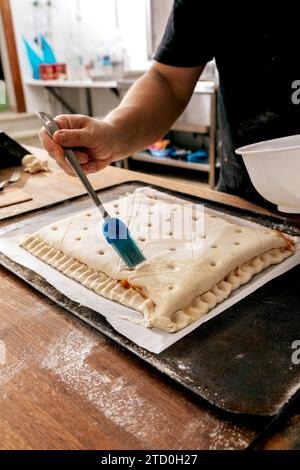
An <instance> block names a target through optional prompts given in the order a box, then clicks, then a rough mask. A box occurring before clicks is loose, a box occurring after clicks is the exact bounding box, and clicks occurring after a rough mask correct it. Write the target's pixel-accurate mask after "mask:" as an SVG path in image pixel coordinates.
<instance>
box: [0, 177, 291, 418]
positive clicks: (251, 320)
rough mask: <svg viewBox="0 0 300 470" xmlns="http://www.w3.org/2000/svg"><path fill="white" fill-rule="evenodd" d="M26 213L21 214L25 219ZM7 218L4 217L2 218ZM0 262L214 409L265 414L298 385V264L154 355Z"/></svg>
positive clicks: (115, 191)
mask: <svg viewBox="0 0 300 470" xmlns="http://www.w3.org/2000/svg"><path fill="white" fill-rule="evenodd" d="M142 186H145V185H144V184H142V183H140V182H132V183H126V184H121V185H117V186H113V187H111V188H108V189H105V190H103V191H102V192H101V195H102V198H103V199H104V201H108V200H111V199H113V198H116V197H118V196H119V195H120V194H124V193H126V192H132V191H134V190H136V189H137V188H139V187H142ZM152 187H154V188H155V189H158V190H160V191H164V192H167V193H168V194H173V195H176V196H180V197H181V198H183V199H186V200H189V201H194V202H198V203H205V205H206V206H207V207H210V208H212V209H217V210H221V211H223V212H224V213H230V214H232V215H237V216H242V217H243V218H246V219H248V220H252V221H255V222H259V223H263V224H264V225H266V226H268V227H273V228H277V229H280V230H284V231H286V232H287V233H290V234H291V235H299V234H300V230H299V227H297V226H296V224H295V225H294V224H292V223H285V222H283V221H282V219H281V218H280V217H278V218H277V217H276V216H274V217H268V218H266V216H261V215H259V214H254V213H252V212H249V211H245V210H239V209H235V208H232V207H229V206H226V205H225V204H220V203H211V202H209V201H206V200H202V199H199V198H194V197H189V196H186V195H183V194H180V193H176V192H174V191H169V190H165V189H164V188H160V187H157V186H152ZM78 199H79V200H83V199H84V197H81V198H78ZM68 204H69V206H68ZM74 204H75V205H76V204H78V200H77V202H76V201H72V202H69V203H68V202H67V203H66V202H65V203H63V204H59V205H56V206H54V207H52V208H49V209H48V211H50V210H51V211H56V210H57V209H58V207H60V208H61V207H62V206H67V207H70V205H74ZM29 217H30V215H28V214H27V216H26V220H28V218H29ZM19 219H20V218H19ZM19 219H18V221H19ZM14 223H15V220H14V219H11V220H10V226H11V225H12V224H14ZM0 264H1V265H2V266H4V267H5V268H7V269H9V270H10V271H11V272H13V273H14V274H16V275H17V276H18V277H20V278H22V279H23V280H24V281H26V282H27V283H28V284H30V285H31V286H32V287H34V288H35V289H37V290H38V291H39V292H41V293H43V294H44V295H45V296H46V297H48V298H49V299H51V300H53V301H54V302H55V303H56V304H58V305H59V306H61V307H63V308H64V309H66V310H67V311H69V312H70V313H72V314H73V315H75V316H77V317H78V318H80V319H81V320H82V321H84V322H86V323H87V324H89V325H91V326H92V327H93V328H95V329H96V330H98V331H100V332H101V333H103V334H105V335H106V336H108V337H110V338H111V339H112V340H114V341H115V342H117V343H118V344H120V345H121V346H123V347H124V348H126V349H127V350H129V351H131V352H133V353H134V354H136V355H137V356H139V357H140V358H141V359H143V360H144V361H146V362H147V363H149V364H151V365H152V366H153V367H155V368H156V369H158V370H159V371H161V372H163V373H164V374H166V375H168V376H169V377H171V378H172V379H174V380H176V381H177V382H179V383H180V384H181V385H183V386H184V387H186V388H188V389H189V390H191V391H193V392H194V393H196V394H197V395H199V396H200V397H202V398H204V399H206V400H208V401H209V402H210V403H212V404H213V405H215V406H217V407H219V408H221V409H224V410H227V411H230V412H233V413H243V414H255V415H261V416H273V415H276V414H277V413H279V412H280V410H281V409H282V408H283V406H284V405H285V404H286V403H287V402H288V400H289V399H290V398H291V397H292V396H294V394H295V393H296V392H297V390H298V389H299V388H300V365H299V366H297V365H294V364H292V353H293V352H294V351H293V349H292V343H293V342H294V341H295V340H297V339H299V340H300V289H299V279H300V266H297V267H296V268H294V269H292V270H291V271H289V272H288V273H286V274H284V275H282V276H280V277H279V278H277V279H274V280H273V281H272V282H270V283H268V284H266V285H265V286H263V287H261V288H260V289H259V290H257V291H256V292H254V293H253V294H251V295H250V296H248V297H247V298H245V299H244V300H242V301H240V302H239V303H238V304H236V305H234V306H232V307H231V308H229V309H228V310H227V311H226V312H224V313H222V314H221V315H219V316H217V317H215V318H213V319H212V320H210V321H209V322H207V323H205V324H203V325H202V326H200V327H199V328H197V329H196V330H195V331H194V332H192V333H190V334H189V335H187V336H186V337H184V338H183V339H181V340H180V341H178V342H177V343H176V344H174V345H173V346H171V347H170V348H168V349H167V350H166V351H164V352H163V353H161V354H158V355H155V354H151V353H149V352H148V351H145V350H144V349H142V348H140V347H138V346H136V345H135V344H134V343H132V342H131V341H129V340H127V339H126V338H124V337H123V336H122V335H120V334H118V333H117V332H116V331H115V330H114V329H113V328H112V327H111V326H110V325H109V324H108V322H107V321H106V320H105V319H104V318H103V317H101V315H99V314H98V313H96V312H94V311H92V310H90V309H88V308H86V307H82V306H79V305H78V304H76V303H75V302H72V301H70V300H69V299H68V298H66V297H65V296H64V295H62V294H61V293H60V292H58V291H57V290H56V289H54V288H53V287H52V286H51V285H49V284H48V283H47V281H46V280H45V279H43V278H42V277H41V276H39V275H37V274H35V273H33V272H32V271H30V270H28V269H26V268H24V267H22V266H20V265H18V264H16V263H14V262H12V261H11V260H9V259H8V258H7V257H5V256H4V255H0Z"/></svg>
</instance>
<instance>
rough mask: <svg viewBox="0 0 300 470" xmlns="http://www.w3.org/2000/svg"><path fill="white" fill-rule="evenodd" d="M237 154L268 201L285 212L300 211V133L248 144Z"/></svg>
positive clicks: (254, 183)
mask: <svg viewBox="0 0 300 470" xmlns="http://www.w3.org/2000/svg"><path fill="white" fill-rule="evenodd" d="M236 153H237V154H238V155H242V156H243V159H244V162H245V165H246V168H247V171H248V173H249V176H250V179H251V181H252V183H253V185H254V187H255V189H256V190H257V191H258V192H259V193H260V194H261V195H262V196H263V197H264V198H265V199H267V201H270V202H272V203H273V204H276V205H277V207H278V210H279V211H281V212H287V213H289V214H300V135H293V136H290V137H283V138H281V139H274V140H267V141H265V142H259V143H258V144H253V145H247V146H246V147H241V148H239V149H238V150H236Z"/></svg>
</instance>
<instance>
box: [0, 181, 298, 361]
mask: <svg viewBox="0 0 300 470" xmlns="http://www.w3.org/2000/svg"><path fill="white" fill-rule="evenodd" d="M151 192H154V191H153V190H151ZM155 193H156V194H159V193H158V192H157V191H155ZM163 198H164V199H166V194H165V193H163ZM169 199H170V202H171V201H173V202H174V199H176V200H177V202H178V201H182V200H180V199H179V200H178V198H174V197H172V196H169ZM207 212H209V213H211V214H212V215H216V216H220V217H223V218H225V219H227V220H229V221H232V222H234V223H238V224H240V225H244V226H257V224H254V223H252V222H249V221H247V220H244V219H240V218H237V217H233V216H230V215H226V214H224V213H222V212H218V211H214V210H208V209H207ZM55 217H56V218H52V219H51V217H50V219H51V220H49V218H48V220H47V221H45V216H35V217H34V218H33V220H32V222H31V223H30V220H28V222H27V224H26V233H33V232H35V231H36V230H38V229H39V228H40V227H41V226H43V225H46V224H48V223H52V222H54V221H55V220H59V219H60V218H61V217H59V216H58V211H56V212H55ZM22 233H24V227H23V229H22ZM19 239H20V234H17V235H16V233H15V232H13V233H9V232H8V233H7V234H6V235H4V236H2V237H1V238H0V252H2V253H3V254H4V255H6V256H7V257H8V258H10V259H11V260H13V261H15V262H16V263H18V264H20V265H22V266H25V267H26V268H28V269H30V270H32V271H34V272H36V273H38V274H39V275H41V276H42V277H44V278H45V279H46V280H47V282H48V283H50V284H51V285H52V286H53V287H55V288H56V289H57V290H58V291H60V292H61V293H62V294H64V295H65V296H67V297H68V298H69V299H71V300H73V301H74V302H77V303H79V304H80V305H85V306H86V307H89V308H91V309H92V310H94V311H96V312H98V313H99V314H101V315H103V316H104V317H105V318H106V319H107V321H108V322H109V323H110V324H111V325H112V327H113V328H114V329H115V330H117V331H118V332H119V333H120V334H122V335H123V336H125V337H126V338H128V339H130V340H131V341H133V342H134V343H136V344H137V345H138V346H141V347H142V348H144V349H147V350H148V351H150V352H153V353H156V354H159V353H160V352H162V351H164V350H165V349H167V348H168V347H169V346H171V345H172V344H174V343H175V342H176V341H178V340H180V339H181V338H183V337H184V336H185V335H187V334H189V333H190V332H191V331H193V330H195V328H198V327H199V326H200V325H202V323H205V322H207V321H208V320H210V319H211V318H213V317H215V316H216V315H219V314H220V313H222V312H224V310H226V309H228V308H229V307H231V306H232V305H234V304H235V303H237V302H239V301H240V300H241V299H243V298H245V297H247V296H248V295H249V294H251V293H252V292H254V291H255V290H256V289H258V288H260V287H261V286H263V285H264V284H266V283H267V282H269V281H271V280H272V279H274V278H275V277H277V276H280V275H281V274H283V273H285V272H287V271H289V270H290V269H292V268H293V267H295V266H296V265H298V264H299V263H300V242H299V240H298V239H297V240H295V241H296V252H295V253H294V254H293V256H291V257H290V258H288V259H287V260H285V261H283V262H282V263H281V264H279V265H275V266H271V267H270V268H268V269H266V270H265V271H263V272H262V273H260V274H258V275H256V276H254V277H253V279H252V280H251V281H250V282H248V283H247V284H245V285H244V286H241V287H240V288H239V289H237V290H236V291H234V292H233V293H232V294H231V295H230V297H229V298H228V299H227V300H225V301H224V302H222V303H220V304H219V305H217V306H216V307H215V308H214V309H212V310H211V311H210V312H209V313H208V314H207V315H205V316H204V317H202V318H201V319H200V320H198V321H196V322H194V323H192V324H191V325H190V326H188V327H187V328H184V329H183V330H181V331H179V332H177V333H167V332H162V331H158V330H154V329H147V328H145V327H144V326H142V325H139V324H135V323H132V322H129V321H128V320H124V319H122V318H120V317H121V316H122V317H124V316H126V317H130V318H132V319H133V320H140V319H141V318H142V316H141V314H139V313H138V312H136V311H135V310H132V309H130V308H127V307H124V306H122V305H120V304H118V303H116V302H113V301H111V300H108V299H105V298H104V297H101V296H99V295H97V294H96V293H95V292H93V291H91V290H89V289H87V288H86V287H84V286H82V285H80V284H78V283H77V282H76V281H74V280H72V279H69V278H68V277H67V276H65V275H64V274H62V273H60V272H58V271H57V270H56V269H54V268H52V267H51V266H48V265H47V264H45V263H44V262H43V261H41V260H39V259H38V258H36V257H35V256H33V255H31V254H30V253H28V252H27V251H26V250H24V249H23V248H21V247H20V246H19Z"/></svg>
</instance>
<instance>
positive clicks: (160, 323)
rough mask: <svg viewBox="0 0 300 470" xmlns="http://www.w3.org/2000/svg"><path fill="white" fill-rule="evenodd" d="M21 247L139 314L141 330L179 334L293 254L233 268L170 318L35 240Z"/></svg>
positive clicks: (278, 252) (272, 254) (268, 255)
mask: <svg viewBox="0 0 300 470" xmlns="http://www.w3.org/2000/svg"><path fill="white" fill-rule="evenodd" d="M20 245H21V246H22V247H23V248H24V249H26V250H27V251H28V252H30V253H31V254H33V255H34V256H36V257H37V258H39V259H41V260H42V261H44V262H45V263H47V264H48V265H50V266H52V267H54V268H55V269H57V270H58V271H60V272H62V273H63V274H65V275H66V276H68V277H69V278H71V279H74V280H76V281H77V282H79V283H80V284H82V285H83V286H84V287H87V288H88V289H90V290H93V291H94V292H96V294H98V295H101V296H103V297H105V298H107V299H110V300H113V301H116V302H119V303H120V304H122V305H125V306H127V307H130V308H132V309H134V310H136V311H138V312H140V313H142V314H143V315H144V321H142V322H141V323H143V324H144V326H146V327H148V328H157V329H160V330H164V331H168V332H176V331H179V330H181V329H183V328H185V327H186V326H188V325H189V324H191V323H193V322H194V321H196V320H199V319H200V318H201V317H203V316H204V315H206V314H207V313H208V312H209V311H210V310H211V309H213V308H214V307H215V306H216V305H217V304H219V303H220V302H223V301H224V300H225V299H227V298H228V297H229V295H230V294H231V292H232V291H234V290H236V289H238V288H239V287H240V286H241V285H243V284H246V283H247V282H249V281H250V280H251V279H252V277H253V276H254V275H255V274H258V273H260V272H262V271H263V270H265V269H267V268H268V267H269V266H271V265H274V264H279V263H281V262H282V261H284V260H285V259H286V258H288V257H289V256H291V254H292V252H293V251H292V250H291V249H288V248H276V249H273V250H270V251H267V252H265V253H263V254H262V255H260V256H257V257H255V258H253V259H251V260H250V261H248V262H247V263H244V264H242V265H241V266H240V267H238V268H236V269H235V270H234V271H232V272H231V273H229V274H228V275H227V276H225V278H224V279H223V280H222V281H220V282H218V283H217V284H216V285H215V286H214V287H213V288H212V289H210V290H209V291H208V292H206V293H204V294H202V295H200V296H197V297H196V298H195V299H194V300H193V301H192V302H191V304H190V305H188V306H187V307H185V308H183V309H181V310H178V311H176V312H174V313H173V314H172V315H170V316H164V317H161V316H158V315H157V316H156V315H155V305H154V303H153V302H152V301H151V299H147V298H145V297H143V296H142V295H141V294H140V293H139V292H138V291H137V290H135V289H134V288H125V287H123V286H122V285H121V283H120V282H119V281H117V280H114V279H112V278H110V277H109V276H107V275H106V274H104V273H102V272H99V271H95V270H93V269H91V268H89V267H88V266H87V265H85V264H83V263H81V262H79V261H78V260H76V259H74V258H71V257H69V256H67V255H65V254H64V253H62V252H61V251H59V250H56V249H54V248H51V247H50V246H49V245H47V244H46V243H45V242H44V241H42V240H41V239H40V238H39V237H38V236H36V235H28V236H26V237H25V239H24V240H22V242H21V243H20Z"/></svg>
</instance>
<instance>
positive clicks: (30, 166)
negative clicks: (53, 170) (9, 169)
mask: <svg viewBox="0 0 300 470" xmlns="http://www.w3.org/2000/svg"><path fill="white" fill-rule="evenodd" d="M22 165H23V167H24V168H23V169H24V171H25V172H26V173H30V174H32V175H33V174H36V173H41V172H43V171H49V167H48V162H47V160H43V159H42V158H40V157H37V156H36V155H30V154H29V155H25V157H24V158H23V160H22Z"/></svg>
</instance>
